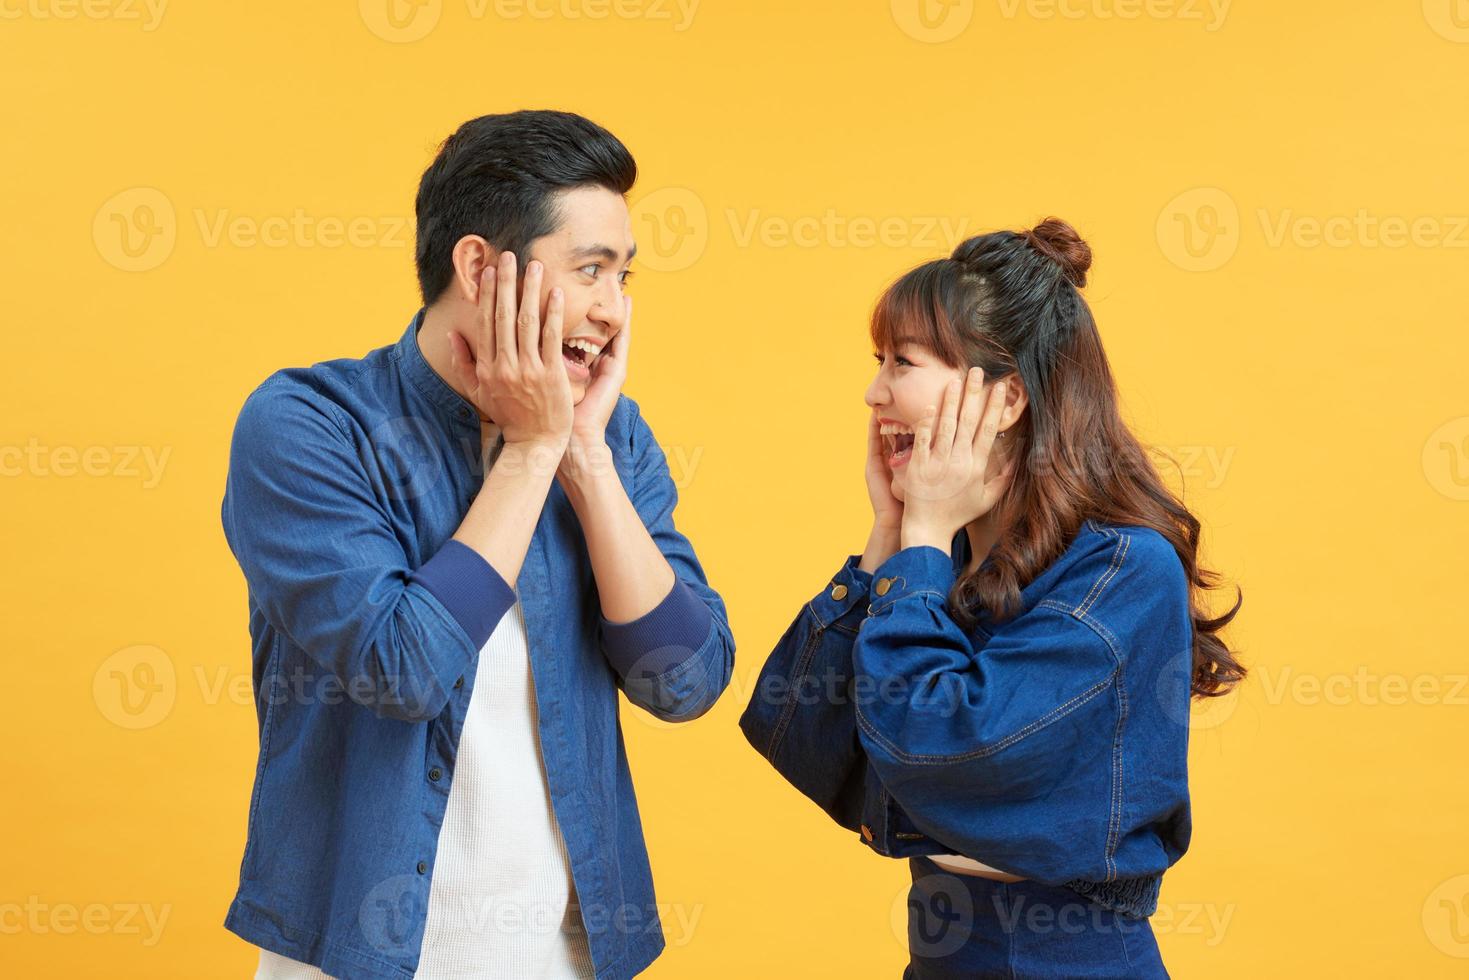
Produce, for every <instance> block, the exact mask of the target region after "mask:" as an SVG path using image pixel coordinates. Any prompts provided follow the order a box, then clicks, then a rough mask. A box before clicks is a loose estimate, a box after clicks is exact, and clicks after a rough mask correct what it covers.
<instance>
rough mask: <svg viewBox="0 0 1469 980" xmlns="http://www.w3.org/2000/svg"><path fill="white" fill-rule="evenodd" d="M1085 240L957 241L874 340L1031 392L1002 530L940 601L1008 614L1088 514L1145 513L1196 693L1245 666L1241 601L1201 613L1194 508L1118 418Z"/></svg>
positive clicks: (1018, 432)
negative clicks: (1178, 616)
mask: <svg viewBox="0 0 1469 980" xmlns="http://www.w3.org/2000/svg"><path fill="white" fill-rule="evenodd" d="M1090 268H1091V249H1090V248H1089V247H1088V246H1087V244H1086V242H1084V241H1083V240H1082V239H1081V237H1080V236H1079V235H1078V234H1077V233H1076V230H1075V229H1074V228H1072V227H1071V225H1069V224H1067V223H1066V222H1064V221H1061V220H1060V219H1058V218H1048V219H1047V220H1045V221H1044V222H1042V223H1041V224H1039V225H1037V226H1036V227H1035V228H1033V229H1031V230H1029V231H1021V232H1016V231H997V232H992V233H990V234H987V235H979V236H977V237H974V238H970V239H969V240H967V241H965V242H963V243H961V244H960V245H959V246H958V247H957V248H956V249H954V253H953V254H952V255H951V256H950V257H948V258H946V259H938V260H935V261H932V262H927V263H925V264H923V265H920V266H919V267H918V268H916V269H914V270H912V271H911V272H908V273H907V274H905V275H904V276H902V277H901V278H900V279H898V280H897V281H896V282H894V283H893V284H892V285H891V286H890V287H888V289H887V291H886V292H884V293H883V295H882V296H881V298H879V300H878V302H877V306H876V308H875V309H874V311H873V315H872V340H873V343H874V344H876V345H877V347H878V349H879V350H883V349H887V350H891V349H893V348H894V347H896V346H897V345H898V344H901V343H905V342H906V343H914V344H917V345H919V346H922V347H924V348H926V349H928V350H930V351H932V352H933V353H934V354H935V355H936V356H937V357H938V358H940V359H941V360H942V361H944V363H946V364H948V365H950V366H951V367H954V368H956V369H967V368H969V367H971V366H978V367H980V368H981V369H983V371H984V377H985V381H986V382H990V381H997V380H1000V379H1002V378H1005V377H1008V376H1011V375H1018V376H1019V378H1020V380H1021V382H1022V383H1023V384H1024V386H1025V390H1026V392H1027V393H1028V395H1029V404H1028V405H1027V407H1026V409H1025V411H1024V412H1022V413H1021V416H1020V418H1019V419H1018V420H1016V422H1015V423H1014V424H1013V425H1012V426H1011V427H1010V429H1009V430H1008V431H1007V432H1006V438H1005V439H1004V441H1003V442H997V443H996V447H997V448H996V451H997V452H1000V453H1002V454H1004V455H1005V458H1006V459H1007V460H1014V461H1015V462H1016V463H1017V464H1018V465H1016V466H1015V467H1014V473H1013V476H1012V480H1011V484H1010V486H1009V488H1008V489H1007V490H1006V492H1005V495H1004V497H1003V498H1002V499H1001V501H1000V502H999V503H998V504H997V505H996V508H995V511H996V513H995V520H996V521H997V522H998V526H999V527H1001V528H1003V529H1004V531H1003V533H1002V534H1001V535H1000V538H999V540H998V541H996V543H995V545H994V548H993V550H992V551H991V553H990V555H989V558H990V561H989V562H988V563H987V564H986V565H985V566H984V567H982V568H978V569H975V570H973V571H971V572H968V573H967V574H965V575H963V576H962V577H961V578H960V579H959V580H958V581H957V582H956V583H955V584H954V588H953V590H952V591H951V592H950V594H949V608H950V611H951V612H952V613H953V615H954V616H955V619H956V620H957V621H958V622H959V623H960V624H961V625H963V626H965V627H966V628H967V627H969V626H972V625H974V623H975V622H976V621H977V616H976V610H978V609H984V610H987V611H989V612H990V613H991V614H992V615H993V616H994V617H995V618H996V619H1000V620H1003V619H1006V618H1008V617H1010V616H1011V615H1013V614H1014V613H1015V612H1016V611H1018V609H1019V606H1020V590H1021V589H1022V588H1023V587H1024V586H1025V585H1027V584H1028V583H1030V582H1031V581H1032V580H1034V579H1035V577H1036V576H1037V575H1039V574H1040V573H1041V572H1042V571H1043V570H1045V568H1046V567H1047V566H1049V565H1050V564H1051V563H1052V562H1054V561H1055V560H1056V559H1057V558H1059V557H1060V556H1061V554H1062V553H1063V552H1064V551H1065V550H1066V548H1067V546H1068V545H1069V544H1070V543H1071V541H1072V540H1073V539H1074V538H1075V537H1076V534H1077V533H1078V532H1079V531H1080V529H1081V525H1082V523H1083V522H1084V521H1086V520H1089V519H1094V520H1097V521H1099V522H1102V523H1107V524H1120V525H1135V526H1142V527H1150V528H1153V529H1154V530H1156V531H1157V532H1158V533H1159V534H1161V535H1163V536H1164V537H1165V538H1167V539H1168V541H1169V542H1170V543H1171V544H1172V545H1173V548H1174V550H1175V551H1176V552H1178V559H1179V561H1180V562H1181V563H1182V564H1183V568H1184V570H1185V571H1186V572H1187V574H1188V579H1189V583H1190V587H1189V597H1190V599H1189V603H1190V615H1191V616H1192V618H1193V627H1194V629H1193V637H1194V640H1193V676H1192V683H1191V689H1192V693H1193V695H1194V696H1195V697H1216V696H1218V695H1221V694H1225V693H1227V692H1228V691H1229V689H1230V688H1231V687H1233V685H1234V684H1236V683H1238V682H1239V681H1240V680H1242V679H1243V678H1244V676H1245V673H1246V670H1245V667H1244V666H1243V665H1242V664H1241V663H1240V662H1239V661H1238V660H1236V659H1235V656H1234V654H1233V653H1232V652H1231V651H1230V649H1229V647H1227V646H1226V645H1225V644H1224V641H1223V640H1221V639H1220V638H1219V636H1218V633H1219V631H1220V630H1221V629H1223V628H1224V627H1225V626H1226V625H1228V624H1229V622H1230V621H1231V620H1233V619H1234V617H1235V615H1236V613H1238V612H1239V608H1240V604H1241V602H1242V601H1243V593H1242V592H1241V591H1240V590H1239V589H1238V588H1237V587H1236V594H1235V601H1234V604H1233V606H1231V608H1230V609H1229V611H1228V612H1225V613H1224V614H1223V615H1220V616H1213V617H1211V616H1209V615H1208V614H1207V612H1206V611H1205V610H1204V608H1203V599H1204V598H1205V593H1207V592H1208V591H1209V590H1211V589H1215V588H1218V587H1219V586H1220V577H1219V575H1218V574H1217V573H1215V572H1212V571H1210V570H1208V569H1206V568H1203V567H1202V566H1201V565H1200V564H1199V536H1200V533H1199V532H1200V525H1199V521H1198V519H1197V518H1196V517H1194V515H1193V514H1192V513H1190V512H1189V510H1188V508H1187V507H1185V506H1184V505H1183V502H1182V501H1181V500H1179V499H1178V498H1177V497H1175V496H1174V494H1173V493H1172V492H1171V491H1170V490H1169V489H1168V487H1167V486H1166V485H1165V484H1164V482H1163V480H1162V479H1161V478H1160V477H1159V475H1158V471H1157V469H1156V468H1155V466H1154V465H1153V461H1152V459H1151V458H1150V457H1149V455H1148V453H1147V452H1146V451H1145V450H1144V448H1143V446H1142V444H1141V443H1140V442H1139V441H1138V439H1137V438H1136V437H1135V436H1134V435H1133V434H1132V432H1131V431H1130V430H1129V429H1128V428H1127V425H1126V424H1125V423H1124V422H1123V421H1122V416H1121V414H1120V413H1119V411H1118V407H1117V389H1116V384H1115V383H1114V381H1113V378H1112V370H1111V367H1110V366H1109V365H1108V363H1107V355H1106V353H1105V352H1104V351H1103V350H1102V339H1101V336H1100V335H1099V334H1098V332H1097V324H1096V321H1095V320H1094V319H1093V318H1092V312H1091V308H1090V307H1089V306H1088V305H1087V302H1086V300H1085V299H1084V298H1083V297H1082V295H1081V289H1082V287H1084V286H1085V285H1086V274H1087V270H1088V269H1090Z"/></svg>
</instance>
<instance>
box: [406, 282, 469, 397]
mask: <svg viewBox="0 0 1469 980" xmlns="http://www.w3.org/2000/svg"><path fill="white" fill-rule="evenodd" d="M454 329H455V327H454V318H453V315H452V314H450V313H449V312H447V311H446V310H443V309H441V308H440V305H439V304H435V305H433V306H430V307H429V308H428V309H426V310H424V312H423V323H421V324H419V327H418V349H419V351H420V352H421V353H422V354H423V359H424V360H425V361H427V362H428V366H429V367H431V368H433V371H434V374H437V375H438V376H439V377H440V378H443V379H444V384H446V385H448V386H449V387H450V388H453V389H454V390H455V391H456V392H458V393H459V394H460V395H461V396H462V397H464V398H465V399H466V400H468V399H469V393H468V392H466V391H465V390H464V389H463V388H461V387H460V385H459V383H458V382H457V381H456V380H455V379H454V366H453V365H454V360H453V352H452V351H451V349H450V347H449V331H451V330H454Z"/></svg>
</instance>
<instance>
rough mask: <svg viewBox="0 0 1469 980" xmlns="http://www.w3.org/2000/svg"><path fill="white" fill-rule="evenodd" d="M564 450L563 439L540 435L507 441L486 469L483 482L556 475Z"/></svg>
mask: <svg viewBox="0 0 1469 980" xmlns="http://www.w3.org/2000/svg"><path fill="white" fill-rule="evenodd" d="M486 451H488V447H487V450H486ZM565 453H566V439H565V438H558V437H554V436H552V437H544V436H542V437H536V438H533V439H519V440H515V441H512V442H506V443H505V444H504V445H502V446H501V447H500V451H499V453H498V454H496V456H495V458H494V465H493V466H491V467H490V468H489V469H488V470H487V471H486V473H485V482H487V483H488V482H489V481H490V480H492V479H495V478H497V477H498V478H501V479H505V478H513V477H522V476H528V475H529V476H536V477H544V478H546V479H547V480H548V481H549V480H550V479H551V478H552V477H554V476H555V475H556V471H557V468H558V467H559V466H560V465H561V458H562V456H563V455H565Z"/></svg>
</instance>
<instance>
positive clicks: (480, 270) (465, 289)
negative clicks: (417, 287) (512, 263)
mask: <svg viewBox="0 0 1469 980" xmlns="http://www.w3.org/2000/svg"><path fill="white" fill-rule="evenodd" d="M452 255H453V260H454V280H453V282H452V283H451V285H450V288H451V289H452V290H453V291H454V294H455V295H456V296H458V297H459V298H460V299H462V300H464V301H465V302H468V303H473V304H475V305H476V306H477V305H479V284H480V277H481V276H482V275H484V271H485V269H487V268H494V267H495V265H496V263H498V262H499V261H500V250H499V249H497V248H495V246H493V245H491V244H490V243H489V242H488V241H486V240H485V239H483V238H481V237H480V236H479V235H465V236H464V237H463V238H461V239H459V241H457V242H455V243H454V251H453V253H452Z"/></svg>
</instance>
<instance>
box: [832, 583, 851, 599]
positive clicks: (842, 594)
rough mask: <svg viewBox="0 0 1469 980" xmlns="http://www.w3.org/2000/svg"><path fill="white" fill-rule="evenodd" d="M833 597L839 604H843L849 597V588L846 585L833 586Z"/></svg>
mask: <svg viewBox="0 0 1469 980" xmlns="http://www.w3.org/2000/svg"><path fill="white" fill-rule="evenodd" d="M831 597H832V598H833V599H835V600H836V601H837V602H841V601H842V600H843V599H845V598H846V597H847V587H846V586H845V585H835V586H832V590H831Z"/></svg>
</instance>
